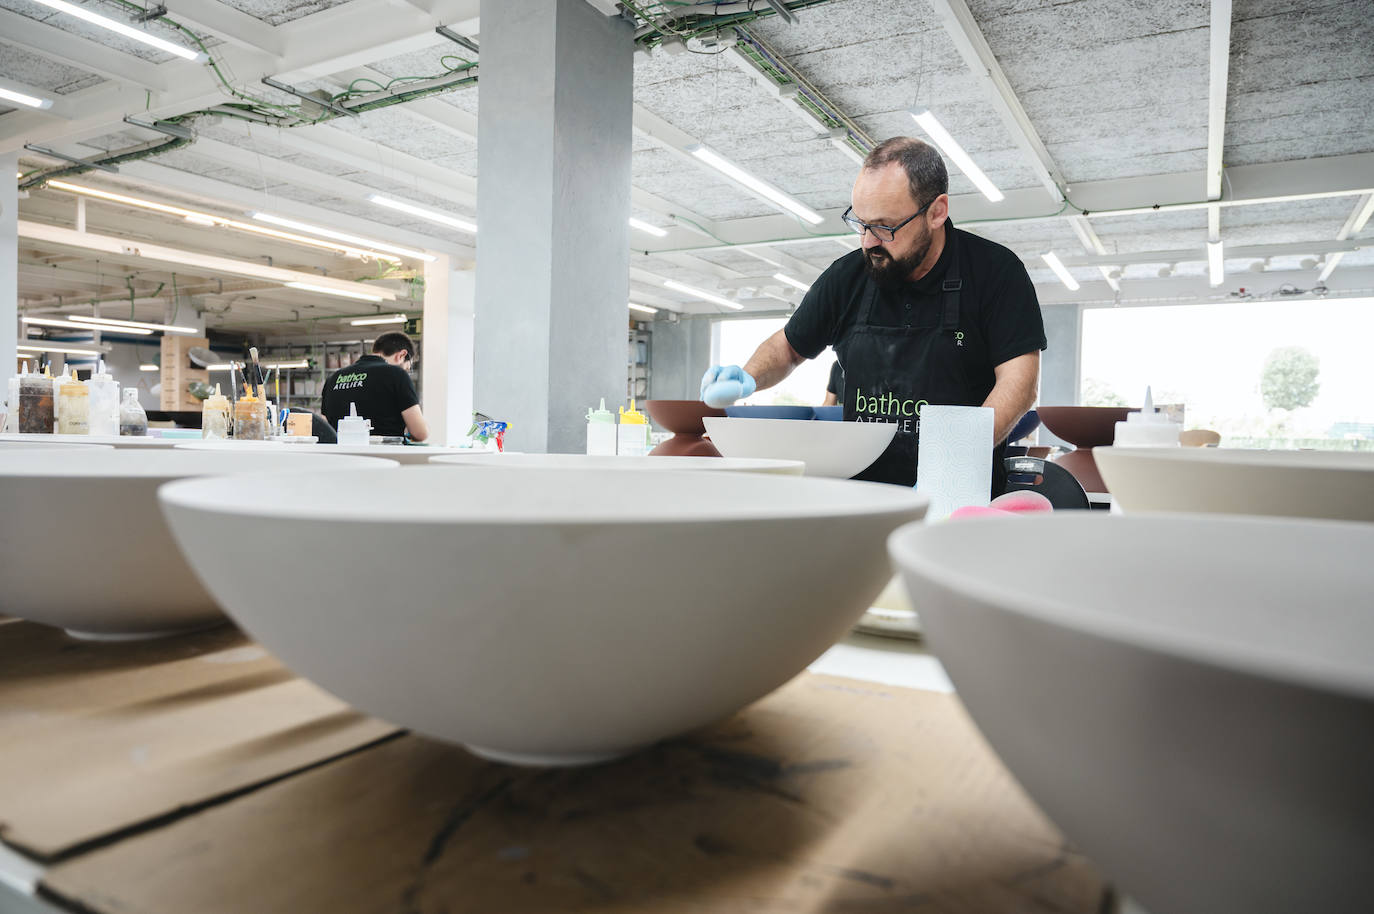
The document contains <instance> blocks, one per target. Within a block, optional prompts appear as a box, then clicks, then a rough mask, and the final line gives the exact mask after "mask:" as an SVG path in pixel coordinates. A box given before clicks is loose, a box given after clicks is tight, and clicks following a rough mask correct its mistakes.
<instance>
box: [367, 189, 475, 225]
mask: <svg viewBox="0 0 1374 914" xmlns="http://www.w3.org/2000/svg"><path fill="white" fill-rule="evenodd" d="M367 200H368V202H369V203H375V204H377V205H378V206H385V207H386V208H387V209H394V210H396V211H397V212H399V213H409V214H410V215H412V216H418V217H420V218H421V219H428V220H429V221H430V222H437V223H439V224H440V225H447V226H451V227H453V228H456V229H459V230H460V231H464V232H472V233H473V234H476V232H477V226H476V224H475V223H472V222H468V221H467V220H465V219H459V218H457V217H455V216H450V215H448V214H447V213H440V212H436V211H435V210H432V209H425V208H424V207H423V206H416V205H415V204H414V203H406V202H405V201H404V200H393V199H391V198H390V197H383V196H382V195H381V194H369V195H368V197H367Z"/></svg>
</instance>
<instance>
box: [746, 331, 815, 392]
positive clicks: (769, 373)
mask: <svg viewBox="0 0 1374 914" xmlns="http://www.w3.org/2000/svg"><path fill="white" fill-rule="evenodd" d="M805 361H806V358H805V357H804V356H802V355H801V354H800V353H798V352H797V351H796V350H795V349H793V348H792V344H791V343H789V342H787V335H786V334H785V333H783V331H781V330H779V331H778V332H777V333H775V334H773V335H772V336H770V337H769V338H768V339H766V340H764V341H763V344H762V345H761V346H759V348H758V349H757V350H755V351H754V354H753V355H752V356H750V357H749V361H748V362H746V363H745V365H744V370H745V371H747V372H749V375H750V377H752V378H753V379H754V382H755V383H756V384H758V389H759V390H766V389H767V388H769V387H772V386H774V385H775V384H778V383H779V382H780V381H782V379H783V378H785V377H787V376H788V375H790V374H791V373H792V369H794V368H796V367H797V366H798V365H800V364H801V363H802V362H805Z"/></svg>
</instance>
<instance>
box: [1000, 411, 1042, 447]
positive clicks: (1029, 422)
mask: <svg viewBox="0 0 1374 914" xmlns="http://www.w3.org/2000/svg"><path fill="white" fill-rule="evenodd" d="M1039 427H1040V416H1039V415H1038V414H1037V413H1036V411H1035V410H1030V411H1029V412H1027V413H1026V414H1025V415H1024V416H1022V417H1021V419H1020V421H1018V422H1017V423H1016V425H1014V426H1013V427H1012V430H1011V434H1010V435H1008V436H1007V440H1008V441H1020V440H1021V439H1022V438H1024V437H1026V436H1027V435H1029V434H1030V433H1031V432H1033V431H1035V430H1036V429H1037V428H1039Z"/></svg>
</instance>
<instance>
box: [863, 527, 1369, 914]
mask: <svg viewBox="0 0 1374 914" xmlns="http://www.w3.org/2000/svg"><path fill="white" fill-rule="evenodd" d="M1027 543H1052V544H1053V548H1045V549H1027V548H1026V544H1027ZM889 548H890V550H891V552H892V556H893V559H894V561H895V562H896V564H897V566H898V568H899V570H900V571H901V573H902V577H903V579H904V580H905V581H906V584H907V588H908V590H909V591H910V593H911V597H912V600H913V602H914V603H915V604H916V605H918V606H920V607H921V623H922V625H923V627H924V629H925V635H926V638H927V639H928V641H929V644H930V646H931V649H932V650H933V651H934V652H935V653H936V654H937V655H938V656H939V658H940V661H941V662H942V663H943V664H944V666H945V668H946V670H947V671H948V672H949V675H950V678H951V679H952V680H953V682H954V684H955V688H956V689H957V690H958V693H959V697H960V698H961V699H962V700H963V702H964V704H965V705H966V706H967V707H968V710H969V712H970V713H971V714H972V715H973V718H974V720H975V721H976V722H977V723H978V726H979V727H980V728H981V729H982V731H983V733H984V735H986V736H987V738H988V741H989V742H990V743H991V744H992V746H993V748H994V749H995V750H996V751H997V752H998V754H999V755H1001V757H1002V759H1003V760H1004V761H1005V762H1006V763H1007V765H1008V767H1009V768H1010V769H1011V771H1012V773H1013V774H1014V775H1015V776H1016V777H1017V778H1018V779H1019V780H1020V782H1021V784H1022V785H1023V786H1024V787H1025V788H1026V790H1027V791H1028V792H1029V793H1030V795H1031V796H1032V797H1033V798H1034V799H1035V800H1036V801H1037V802H1038V803H1039V804H1040V806H1041V807H1042V808H1043V809H1044V810H1045V812H1046V813H1048V814H1049V816H1050V818H1052V819H1054V821H1055V822H1056V823H1058V825H1059V826H1060V827H1061V828H1062V829H1063V831H1064V833H1065V835H1066V836H1067V837H1068V839H1069V840H1070V841H1072V842H1073V843H1074V844H1075V845H1076V846H1077V847H1078V848H1079V849H1081V850H1082V851H1083V853H1085V854H1086V855H1087V856H1089V857H1090V858H1092V859H1093V860H1094V861H1095V862H1096V863H1097V864H1099V865H1100V866H1101V868H1102V869H1103V870H1104V871H1105V873H1106V874H1107V875H1108V876H1109V877H1111V878H1112V879H1113V880H1115V881H1117V882H1118V884H1119V885H1120V887H1121V888H1122V889H1123V890H1124V891H1125V892H1126V893H1127V894H1129V895H1131V896H1133V897H1134V898H1136V899H1137V900H1138V901H1139V902H1140V903H1141V904H1142V905H1143V906H1144V907H1145V909H1146V910H1149V911H1153V912H1161V914H1163V912H1170V914H1204V912H1205V914H1280V912H1283V914H1290V912H1294V911H1356V910H1364V909H1366V908H1367V907H1368V898H1367V896H1368V885H1367V883H1368V879H1367V877H1366V873H1367V872H1368V868H1369V861H1371V860H1374V777H1371V776H1370V772H1371V771H1374V726H1371V722H1374V613H1371V612H1370V611H1369V609H1370V605H1371V603H1370V595H1371V594H1374V565H1371V563H1370V560H1369V557H1370V556H1371V555H1374V525H1371V524H1359V523H1348V522H1338V521H1312V520H1292V519H1286V518H1285V519H1278V518H1253V517H1246V518H1241V517H1203V516H1195V515H1193V516H1190V515H1154V516H1137V517H1102V516H1098V515H1093V514H1090V513H1088V512H1064V513H1063V514H1051V515H1036V516H1030V517H1009V518H1006V519H1000V518H989V519H985V520H979V521H977V522H973V521H970V522H968V523H950V524H939V525H919V526H917V525H913V526H910V527H906V528H904V529H902V530H901V531H899V532H898V533H897V534H895V535H894V536H893V537H892V539H891V540H890V542H889ZM989 556H995V557H996V560H995V561H990V560H989Z"/></svg>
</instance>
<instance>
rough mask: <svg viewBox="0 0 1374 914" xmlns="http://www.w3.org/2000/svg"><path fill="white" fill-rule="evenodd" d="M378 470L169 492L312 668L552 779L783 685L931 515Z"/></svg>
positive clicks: (693, 485)
mask: <svg viewBox="0 0 1374 914" xmlns="http://www.w3.org/2000/svg"><path fill="white" fill-rule="evenodd" d="M377 476H378V477H384V478H375V479H374V478H373V477H371V476H370V475H369V474H363V473H353V472H344V473H332V474H320V475H318V476H313V477H312V476H308V475H304V474H290V475H285V474H283V475H280V476H276V477H273V478H266V477H263V478H261V479H255V480H251V481H250V480H247V479H233V478H230V479H202V480H191V481H188V482H183V483H176V484H173V485H169V486H167V487H165V488H164V489H163V490H162V492H161V493H160V498H161V500H162V503H163V507H164V510H165V512H166V514H167V518H168V521H169V523H170V524H171V527H172V531H173V533H174V535H175V536H176V538H177V541H178V542H179V543H180V544H181V546H182V548H183V549H184V550H185V552H186V554H187V556H188V557H189V559H190V561H191V564H192V566H193V567H194V568H195V569H196V572H197V573H198V574H199V575H200V577H201V578H202V579H203V580H204V581H205V584H206V586H207V587H208V588H209V590H210V592H211V593H213V594H214V595H215V597H216V598H217V599H218V600H219V601H220V603H221V604H222V605H223V606H224V607H225V609H226V611H227V612H228V613H229V614H230V615H231V616H232V617H233V618H234V620H235V621H236V622H238V623H239V624H240V625H242V626H243V627H244V628H245V629H247V630H248V631H249V632H250V633H251V634H252V635H253V636H254V637H255V638H257V639H258V640H260V641H261V642H262V644H263V646H264V647H266V648H267V649H268V650H270V651H272V652H273V653H274V654H275V655H276V656H277V657H280V658H281V660H282V661H283V662H284V663H285V664H286V665H287V666H289V667H291V669H293V670H294V671H295V672H297V673H298V674H300V675H302V676H305V677H307V678H309V679H311V680H313V681H314V682H316V683H317V684H318V685H320V686H322V687H323V688H325V689H328V690H329V691H331V692H333V693H334V694H335V695H337V696H338V697H339V698H341V699H343V700H344V701H347V702H349V703H351V704H353V705H355V706H357V707H358V708H359V709H361V710H363V711H365V712H367V713H369V714H374V715H377V716H378V717H381V718H384V719H386V720H389V721H391V722H393V723H396V724H400V725H402V726H406V727H411V728H414V729H416V730H418V731H420V732H422V733H426V734H429V735H430V736H434V737H438V738H440V739H445V740H449V741H452V742H456V743H461V744H464V745H466V746H468V747H469V748H470V749H471V750H472V751H473V752H475V753H477V754H479V755H481V756H483V757H486V758H490V759H496V760H500V761H507V762H514V763H518V764H535V765H575V764H585V763H590V762H595V761H600V760H602V759H607V758H612V757H615V756H619V755H623V754H625V753H628V752H631V751H633V750H635V749H637V748H639V747H642V746H646V745H649V744H651V743H653V742H655V741H657V740H660V739H664V738H666V737H669V736H673V735H675V734H679V733H682V732H684V731H687V730H691V729H693V728H695V727H699V726H702V725H705V724H708V723H710V722H712V721H715V720H718V719H720V718H722V717H725V716H727V715H729V714H731V713H732V712H734V711H736V710H738V709H739V708H741V707H743V706H744V705H746V704H748V703H749V702H751V701H754V700H755V699H757V698H759V697H761V696H763V695H765V694H767V693H768V692H770V691H771V690H773V689H775V688H777V687H778V686H779V685H781V684H782V683H784V682H786V681H787V680H788V679H790V678H791V677H792V676H794V675H796V674H797V673H798V672H800V671H801V670H803V669H804V668H805V667H806V665H807V664H808V663H810V662H811V661H812V660H814V659H815V658H816V657H818V656H819V655H820V654H821V653H822V652H824V651H825V650H826V649H827V648H828V647H829V646H830V645H831V644H833V643H834V642H835V641H836V640H837V639H839V638H840V637H841V636H843V635H844V633H845V631H846V630H847V629H848V628H849V626H850V625H851V624H852V623H853V622H854V620H855V619H857V618H858V617H859V615H860V614H861V613H862V612H863V611H864V609H866V608H867V607H868V605H869V603H870V602H871V600H872V598H873V597H874V596H875V595H876V594H877V593H878V591H880V590H881V589H882V587H883V585H884V584H885V583H886V582H887V580H888V575H889V573H890V565H889V564H888V559H887V554H886V552H885V550H884V548H883V544H884V542H885V541H886V538H887V535H888V533H890V532H891V531H892V530H894V529H896V528H897V527H898V526H900V525H901V524H903V523H906V522H908V521H912V520H916V519H918V518H920V517H922V516H923V515H924V513H925V509H926V503H927V502H926V498H925V497H924V496H922V495H918V494H916V493H915V492H914V491H911V490H905V491H904V490H900V489H894V488H892V487H891V486H884V485H879V484H869V483H848V482H845V483H841V482H836V481H832V480H824V479H807V478H803V477H793V476H767V475H745V474H742V473H698V472H680V471H678V472H673V471H665V472H662V473H638V474H634V479H633V481H630V480H628V479H627V474H625V473H622V472H619V471H615V470H540V469H512V468H505V467H492V468H486V467H444V466H431V467H403V468H401V469H399V470H397V471H395V472H394V473H387V474H377ZM244 563H249V564H252V565H254V566H257V567H259V568H260V569H261V572H262V580H265V581H269V582H271V586H272V590H273V597H274V599H272V600H271V601H265V600H263V599H261V591H260V584H261V581H258V580H254V579H252V578H249V577H246V576H244V575H243V574H242V573H241V569H242V565H243V564H244ZM301 569H309V572H310V573H308V574H301V573H299V572H300V570H301Z"/></svg>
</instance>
